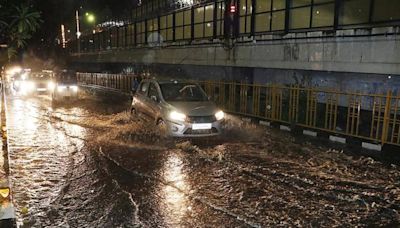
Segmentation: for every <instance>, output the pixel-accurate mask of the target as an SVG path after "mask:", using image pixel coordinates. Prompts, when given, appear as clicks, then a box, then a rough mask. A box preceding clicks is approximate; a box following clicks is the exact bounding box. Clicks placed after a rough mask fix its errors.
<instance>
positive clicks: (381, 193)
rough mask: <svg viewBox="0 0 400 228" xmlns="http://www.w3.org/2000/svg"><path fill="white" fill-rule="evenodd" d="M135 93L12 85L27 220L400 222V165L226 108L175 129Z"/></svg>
mask: <svg viewBox="0 0 400 228" xmlns="http://www.w3.org/2000/svg"><path fill="white" fill-rule="evenodd" d="M128 107H129V101H128V100H126V99H123V98H114V99H109V97H108V98H107V99H104V98H99V97H95V96H82V97H81V99H80V100H79V101H71V102H68V101H67V102H62V103H59V104H54V103H53V102H52V101H51V99H50V98H49V97H48V96H45V95H43V96H37V97H28V98H27V97H18V96H12V95H10V96H8V99H7V108H8V110H7V114H8V116H7V117H8V120H7V125H8V129H9V140H10V143H9V145H10V167H11V169H10V171H11V181H12V188H13V194H14V201H15V204H16V208H17V216H18V224H19V226H21V227H270V226H282V227H293V226H298V227H304V226H305V227H312V226H313V227H314V226H317V227H332V226H382V225H383V226H384V225H389V226H398V225H399V221H400V215H399V211H400V206H399V205H400V168H399V167H398V166H396V165H393V164H387V163H381V162H379V161H377V160H374V159H371V158H369V157H363V156H353V155H350V154H348V153H345V152H343V151H342V150H338V149H332V148H330V147H328V146H324V145H315V144H311V143H309V142H307V141H306V140H298V139H296V138H294V137H292V136H291V135H290V134H288V133H284V132H280V131H277V130H274V129H267V128H262V127H260V126H254V125H251V124H247V123H243V122H242V121H240V119H238V118H235V117H233V116H228V118H227V120H226V125H225V133H224V135H223V136H221V137H218V138H210V139H202V140H182V139H180V140H177V139H169V138H166V137H165V136H163V135H162V134H160V133H159V131H158V129H157V128H156V127H155V126H152V125H150V124H148V123H146V122H145V121H143V120H140V119H137V118H136V117H132V116H131V115H130V114H129V112H127V111H126V110H127V109H128Z"/></svg>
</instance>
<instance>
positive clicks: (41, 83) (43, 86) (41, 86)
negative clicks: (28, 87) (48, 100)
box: [36, 82, 47, 88]
mask: <svg viewBox="0 0 400 228" xmlns="http://www.w3.org/2000/svg"><path fill="white" fill-rule="evenodd" d="M36 87H37V88H47V83H45V82H38V83H36Z"/></svg>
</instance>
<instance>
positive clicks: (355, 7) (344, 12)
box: [339, 0, 379, 25]
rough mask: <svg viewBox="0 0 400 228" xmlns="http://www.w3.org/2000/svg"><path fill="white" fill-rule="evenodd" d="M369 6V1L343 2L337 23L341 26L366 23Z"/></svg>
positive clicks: (350, 0) (345, 0)
mask: <svg viewBox="0 0 400 228" xmlns="http://www.w3.org/2000/svg"><path fill="white" fill-rule="evenodd" d="M370 4H371V0H343V2H342V7H341V10H340V18H339V23H340V24H341V25H352V24H362V23H367V22H368V21H369V9H370ZM377 4H379V3H377Z"/></svg>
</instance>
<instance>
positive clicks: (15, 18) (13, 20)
mask: <svg viewBox="0 0 400 228" xmlns="http://www.w3.org/2000/svg"><path fill="white" fill-rule="evenodd" d="M3 4H4V5H0V34H2V36H1V37H0V41H1V42H6V44H7V45H8V49H9V50H8V51H7V53H8V57H9V58H12V57H14V56H15V55H16V54H17V53H18V50H19V49H21V48H24V47H26V45H27V41H28V40H29V39H30V38H31V37H32V34H33V33H34V32H36V31H37V29H38V28H39V26H40V23H42V20H41V18H40V17H41V14H40V12H38V11H36V10H35V9H33V8H32V7H31V6H30V5H28V4H26V3H16V2H11V1H5V3H3ZM16 4H19V5H16Z"/></svg>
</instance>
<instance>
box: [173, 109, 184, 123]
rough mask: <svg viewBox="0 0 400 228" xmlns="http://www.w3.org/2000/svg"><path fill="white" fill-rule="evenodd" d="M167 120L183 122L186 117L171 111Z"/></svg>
mask: <svg viewBox="0 0 400 228" xmlns="http://www.w3.org/2000/svg"><path fill="white" fill-rule="evenodd" d="M169 118H171V119H172V120H178V121H185V119H186V115H185V114H183V113H180V112H176V111H172V112H171V113H170V114H169Z"/></svg>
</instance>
